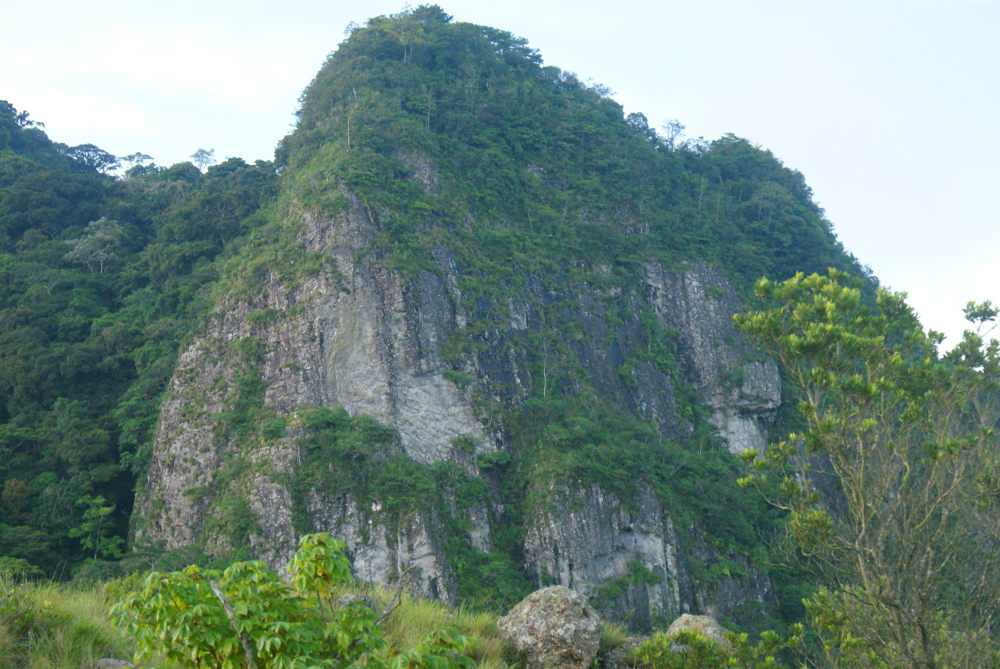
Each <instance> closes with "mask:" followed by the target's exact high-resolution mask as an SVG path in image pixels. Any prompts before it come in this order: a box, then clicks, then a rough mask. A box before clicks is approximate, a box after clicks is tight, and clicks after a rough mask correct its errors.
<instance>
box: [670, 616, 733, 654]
mask: <svg viewBox="0 0 1000 669" xmlns="http://www.w3.org/2000/svg"><path fill="white" fill-rule="evenodd" d="M727 631H728V630H727V629H726V628H725V627H723V626H722V625H720V624H719V622H718V621H717V620H716V619H715V618H712V617H711V616H695V615H691V614H690V613H685V614H683V615H682V616H681V617H680V618H678V619H677V620H675V621H674V622H672V623H670V627H668V628H667V636H674V635H676V634H680V633H681V632H694V633H696V634H699V635H700V636H702V637H704V638H706V639H708V640H710V641H714V642H715V643H717V644H718V645H719V647H720V648H723V649H725V650H727V651H730V652H731V651H732V650H733V644H731V643H729V640H728V639H726V637H725V634H726V632H727Z"/></svg>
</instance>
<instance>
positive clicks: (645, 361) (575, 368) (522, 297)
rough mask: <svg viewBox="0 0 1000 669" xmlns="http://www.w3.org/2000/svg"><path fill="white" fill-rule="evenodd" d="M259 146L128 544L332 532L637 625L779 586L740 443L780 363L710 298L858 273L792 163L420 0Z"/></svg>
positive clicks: (490, 584) (368, 31) (378, 22)
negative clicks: (271, 189) (276, 185)
mask: <svg viewBox="0 0 1000 669" xmlns="http://www.w3.org/2000/svg"><path fill="white" fill-rule="evenodd" d="M651 85H658V84H656V82H651ZM276 160H277V164H278V165H279V167H280V180H279V181H280V194H279V195H278V197H277V198H276V199H275V200H273V202H272V203H270V204H268V205H267V207H266V209H265V211H264V214H263V215H264V216H266V218H267V221H268V222H267V224H266V225H263V226H262V227H259V228H257V229H256V230H255V231H254V232H253V233H252V234H251V235H250V236H249V237H248V238H247V239H246V240H245V242H243V243H242V245H241V246H240V247H239V249H238V250H237V251H236V252H235V253H233V254H232V255H231V257H230V258H229V259H228V260H227V261H226V264H225V266H224V268H223V270H222V276H221V279H220V280H219V282H218V283H217V288H216V290H215V293H214V297H213V304H214V307H213V311H212V317H211V318H210V319H209V320H208V322H207V324H206V325H205V326H204V328H203V329H202V330H201V331H200V332H199V333H198V334H197V336H195V337H194V338H193V339H192V340H191V341H190V342H189V343H188V344H187V346H186V348H185V349H184V350H183V351H182V353H181V355H180V358H179V362H178V364H177V368H176V370H175V372H174V374H173V378H172V380H171V381H170V384H169V388H168V390H167V394H166V397H165V399H164V401H163V404H162V409H161V414H160V421H159V426H158V428H157V433H156V439H155V443H154V449H153V460H152V463H151V465H150V468H149V473H148V481H147V482H146V483H145V485H144V486H142V487H141V490H140V493H139V496H138V498H137V502H136V512H135V516H134V521H133V526H134V531H135V533H136V535H137V536H138V537H139V538H141V539H153V540H156V539H162V540H164V541H165V542H166V545H167V547H170V548H173V547H178V546H183V545H189V544H197V545H200V546H202V547H204V548H206V549H207V550H209V551H210V552H214V553H217V554H223V553H230V552H234V551H235V552H248V553H250V554H252V555H254V556H258V557H261V558H264V559H267V560H269V561H271V562H274V563H281V562H284V561H285V560H286V559H287V558H288V557H289V556H290V555H291V553H292V552H293V550H294V547H295V545H296V539H297V537H298V536H299V535H301V534H303V533H306V532H312V531H329V532H331V533H332V534H333V535H335V536H337V537H340V538H342V539H344V540H345V541H347V543H348V550H349V555H350V557H351V560H352V564H353V568H354V571H355V572H356V574H357V575H358V576H359V577H360V578H362V579H366V580H371V581H376V582H383V583H384V582H389V581H393V580H395V579H400V578H403V579H410V580H411V582H412V583H413V584H414V585H415V586H416V587H417V588H419V589H420V590H422V591H424V592H426V593H428V594H431V595H434V596H436V597H440V598H443V599H445V600H449V601H468V602H476V603H487V604H491V605H494V606H502V605H507V604H510V603H512V602H514V601H516V600H517V599H519V598H520V597H521V596H522V595H523V594H525V593H526V592H527V591H529V590H530V589H532V588H534V587H537V586H540V585H547V584H562V585H567V586H569V587H572V588H574V589H576V590H578V591H581V592H583V593H584V594H586V595H587V596H588V597H590V599H591V601H592V602H594V603H595V604H596V605H597V606H598V607H600V608H601V609H602V610H603V611H604V612H605V613H607V614H608V615H611V616H613V617H617V618H618V619H620V620H625V621H627V622H628V624H629V625H630V626H632V627H634V628H637V629H645V628H649V627H650V626H651V625H653V624H655V623H656V622H658V621H662V620H669V619H672V618H673V617H675V616H676V615H677V614H678V613H681V612H685V611H694V610H697V611H714V612H716V613H717V614H719V615H727V616H730V617H735V618H739V617H740V616H744V617H750V616H755V615H757V612H759V610H760V609H761V608H762V607H763V608H765V609H771V610H774V609H775V607H776V605H778V604H780V600H781V597H780V594H781V593H780V587H781V584H780V582H779V580H780V579H779V580H776V579H775V578H774V576H773V575H772V574H769V573H768V571H767V566H766V565H767V560H766V550H765V549H764V548H763V547H762V545H761V536H762V535H766V534H767V533H768V532H770V531H771V528H772V523H773V522H774V521H773V517H772V514H771V513H770V512H768V511H767V510H766V508H765V507H764V506H763V504H762V503H761V502H759V501H757V500H755V499H754V498H751V497H750V496H745V495H744V494H743V493H742V492H741V491H740V490H739V489H738V488H737V486H736V484H735V462H736V458H734V457H733V455H732V453H733V452H740V451H742V450H743V449H744V448H746V447H755V446H761V445H763V444H764V443H765V440H766V438H767V433H768V430H769V426H770V425H771V424H772V423H773V421H774V420H775V418H776V417H778V418H779V419H780V418H781V412H782V408H781V407H782V398H781V382H780V376H779V371H778V368H777V367H776V366H775V364H774V363H773V362H772V361H771V360H769V359H767V358H765V357H763V356H761V355H760V354H758V353H755V352H754V351H753V350H752V349H751V348H750V347H749V346H748V344H747V343H746V342H745V341H744V339H743V338H742V336H741V335H740V334H738V333H737V331H736V330H735V329H734V327H733V325H732V323H731V316H732V314H733V313H734V312H736V311H738V310H741V309H743V308H744V307H743V305H744V300H745V299H747V298H748V296H749V294H750V291H749V287H750V285H751V281H752V280H753V279H754V278H756V277H757V276H759V275H762V274H767V275H769V276H772V277H776V278H783V277H784V276H787V275H789V274H792V273H794V272H795V271H797V270H804V271H812V270H822V269H825V268H826V267H828V266H833V267H839V268H843V269H847V270H849V271H853V272H858V267H857V266H856V263H855V262H854V261H853V259H852V258H850V257H849V256H847V255H846V254H845V253H844V252H843V250H842V248H841V247H840V245H839V243H838V242H837V240H836V239H835V237H834V236H833V234H832V232H831V229H830V225H829V223H828V222H827V221H826V220H825V219H824V218H823V216H822V212H821V211H820V210H819V208H818V207H817V206H816V205H815V204H814V203H813V202H812V200H811V197H810V191H809V188H808V187H807V186H806V184H805V182H804V180H803V178H802V175H801V174H799V173H797V172H795V171H792V170H789V169H787V168H785V167H784V166H782V165H781V163H780V162H779V161H778V160H776V159H775V158H774V156H772V155H771V154H770V153H769V152H767V151H764V150H762V149H760V148H757V147H755V146H754V145H752V144H750V143H749V142H747V141H745V140H742V139H739V138H736V137H732V136H727V137H725V138H722V139H719V140H717V141H714V142H712V143H705V142H701V141H698V142H689V143H684V144H678V143H677V142H675V141H674V140H673V139H665V138H663V137H661V136H660V135H659V134H658V133H657V132H656V131H655V130H653V129H652V128H650V127H649V125H648V123H647V121H646V119H645V117H643V116H642V115H641V114H630V115H629V116H628V117H625V116H624V114H623V112H622V108H621V106H620V105H618V104H617V103H616V102H615V101H614V100H612V99H611V98H610V97H608V95H607V92H606V91H605V90H603V89H601V88H600V87H591V86H587V85H585V84H583V83H581V82H580V81H579V79H578V78H577V77H576V76H574V75H572V74H569V73H567V72H563V71H561V70H559V69H557V68H555V67H548V66H543V65H542V60H541V57H540V56H539V54H538V53H537V52H536V51H534V50H533V49H531V48H529V47H528V46H527V44H526V43H525V42H524V40H521V39H518V38H516V37H514V36H512V35H511V34H509V33H506V32H503V31H501V30H496V29H493V28H488V27H483V26H476V25H470V24H465V23H454V22H452V21H451V18H450V17H449V16H447V15H446V14H445V13H444V12H443V11H442V10H441V9H440V8H438V7H419V8H417V9H415V10H412V11H409V12H405V13H403V14H399V15H395V16H390V17H379V18H375V19H372V20H371V21H369V22H368V24H367V25H366V26H365V27H363V28H359V29H356V30H354V31H353V32H352V33H351V35H350V36H349V38H348V39H347V40H346V41H345V42H344V43H343V44H342V45H341V46H340V47H339V49H338V50H337V51H336V52H335V53H333V54H332V55H331V56H330V57H329V59H328V60H327V62H326V63H325V64H324V66H323V68H322V69H321V70H320V72H319V73H318V74H317V76H316V78H315V80H314V81H313V82H312V83H311V84H310V85H309V87H308V88H307V90H306V91H305V93H304V95H303V98H302V104H301V109H300V112H299V121H298V125H297V128H296V129H295V131H294V132H293V133H292V134H291V135H289V136H288V137H286V138H285V139H284V140H283V141H282V143H281V145H280V146H279V149H278V153H277V157H276Z"/></svg>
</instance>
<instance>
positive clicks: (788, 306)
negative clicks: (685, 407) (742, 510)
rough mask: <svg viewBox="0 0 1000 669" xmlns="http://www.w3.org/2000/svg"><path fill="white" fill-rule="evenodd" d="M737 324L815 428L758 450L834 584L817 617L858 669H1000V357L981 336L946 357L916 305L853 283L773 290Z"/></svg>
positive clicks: (756, 463)
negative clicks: (772, 360) (779, 370)
mask: <svg viewBox="0 0 1000 669" xmlns="http://www.w3.org/2000/svg"><path fill="white" fill-rule="evenodd" d="M756 293H757V295H758V296H759V297H760V298H762V299H763V301H764V305H765V308H764V309H763V310H761V311H757V312H753V313H749V314H744V315H738V316H737V317H736V323H737V325H738V326H739V327H740V328H741V329H742V330H743V331H744V332H747V333H748V334H750V335H752V336H753V337H754V338H755V339H756V340H757V341H758V342H759V343H760V344H761V345H762V346H763V347H764V348H765V349H766V350H767V351H768V352H769V353H770V354H772V355H774V356H775V357H776V358H777V359H779V360H780V361H781V363H782V365H783V366H784V369H785V370H786V372H787V374H788V378H789V380H790V381H791V382H792V384H794V385H795V386H796V387H797V388H798V390H799V391H800V393H801V401H800V403H799V405H798V410H799V412H800V413H801V415H802V418H803V419H804V423H805V429H804V430H803V431H802V432H801V433H798V434H791V435H789V436H788V437H787V439H784V440H783V441H780V442H778V443H776V444H773V445H771V446H769V447H768V448H767V449H766V450H765V451H763V452H756V451H751V452H747V453H746V454H744V460H745V462H746V463H747V465H748V469H749V472H748V474H747V476H745V477H744V478H743V479H741V481H740V482H741V484H742V485H750V486H756V487H757V488H758V489H760V490H761V491H762V492H764V494H766V495H767V496H768V498H769V500H770V501H771V502H772V503H774V504H776V505H778V506H781V507H782V508H784V509H787V511H788V512H789V516H788V528H789V531H790V534H791V535H792V536H793V537H794V539H795V540H796V542H797V545H798V547H799V549H800V550H801V551H802V553H803V554H804V555H806V556H808V557H809V558H810V559H811V561H812V564H814V565H816V566H817V568H818V569H819V572H820V574H821V575H822V577H823V581H824V583H825V587H824V588H821V589H820V590H819V591H818V592H817V593H816V594H815V595H814V596H813V597H812V598H811V599H810V600H809V601H808V602H807V608H808V609H809V611H810V614H811V615H812V618H813V622H814V623H815V626H816V628H817V630H818V632H819V634H820V636H821V638H822V640H823V644H824V651H825V653H826V655H827V658H828V660H829V661H830V662H831V663H832V664H833V665H835V666H845V667H893V668H895V667H925V668H928V669H930V668H938V667H983V666H994V663H998V662H1000V654H998V647H1000V646H998V636H1000V620H998V614H1000V570H998V569H997V566H998V564H1000V450H998V443H997V431H996V428H997V421H998V416H1000V392H998V388H1000V350H998V344H997V342H996V341H995V340H994V341H991V342H989V343H986V342H984V339H983V335H982V329H983V328H984V327H985V326H986V325H987V324H988V323H990V322H991V321H993V319H995V318H996V316H997V309H996V308H994V307H993V306H992V305H990V304H989V303H982V304H972V303H970V304H969V306H968V307H967V308H966V315H967V317H968V318H969V319H970V321H972V322H973V324H975V325H976V326H977V329H976V330H975V331H972V330H970V331H967V332H966V333H965V335H964V338H963V339H962V341H961V342H960V343H959V344H958V345H957V346H956V347H955V349H954V350H952V351H951V352H949V353H947V354H944V355H940V354H939V353H938V346H939V345H940V343H941V341H942V337H941V335H939V334H936V333H933V332H930V333H928V332H925V331H924V330H923V329H922V327H921V326H920V324H919V323H918V321H917V319H916V318H915V316H914V315H913V313H912V311H911V310H910V309H909V307H908V306H907V305H906V304H905V301H904V297H905V296H904V295H902V294H898V293H891V292H888V291H886V290H881V289H880V290H879V291H878V292H877V295H876V296H875V298H874V300H871V299H870V298H868V297H866V296H865V294H864V292H863V290H862V287H861V285H860V284H858V283H857V282H854V281H852V280H851V279H849V277H848V276H847V275H845V274H843V273H841V272H836V271H834V270H831V271H830V274H829V275H828V276H820V275H816V274H813V275H811V276H804V275H802V274H801V273H800V274H798V275H796V276H795V277H793V278H791V279H789V280H787V281H785V282H781V283H778V282H773V281H769V280H767V279H762V280H760V281H759V282H758V283H757V285H756Z"/></svg>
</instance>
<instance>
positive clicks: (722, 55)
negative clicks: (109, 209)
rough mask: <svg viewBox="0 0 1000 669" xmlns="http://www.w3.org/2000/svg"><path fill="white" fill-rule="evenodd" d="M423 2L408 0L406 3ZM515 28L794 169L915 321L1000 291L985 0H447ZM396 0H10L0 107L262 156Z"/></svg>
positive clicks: (573, 66)
mask: <svg viewBox="0 0 1000 669" xmlns="http://www.w3.org/2000/svg"><path fill="white" fill-rule="evenodd" d="M414 4H419V3H414ZM439 4H440V5H441V6H442V8H443V9H444V10H445V11H446V12H448V13H449V14H452V15H453V16H454V17H455V20H456V21H469V22H472V23H480V24H486V25H492V26H494V27H497V28H502V29H504V30H509V31H510V32H513V33H514V34H516V35H519V36H521V37H525V38H527V39H528V41H529V43H530V44H531V45H532V46H533V47H535V48H537V49H539V50H540V51H541V53H542V56H543V57H544V59H545V62H546V63H547V64H550V65H556V66H558V67H560V68H562V69H564V70H570V71H573V72H576V73H577V74H578V75H579V76H580V77H581V78H582V79H584V80H588V79H592V80H593V81H594V82H595V83H601V84H604V85H606V86H608V87H609V88H610V89H611V90H612V91H614V97H615V99H617V100H618V101H619V102H621V103H622V104H623V105H624V107H625V110H626V112H633V111H641V112H643V113H644V114H646V116H647V117H648V118H649V121H650V124H651V125H654V126H657V127H659V126H661V125H662V124H663V123H664V122H665V121H667V120H668V119H674V118H676V119H678V120H680V121H681V122H682V123H684V124H685V125H686V126H687V135H688V136H691V137H697V136H703V137H705V138H706V139H714V138H716V137H719V136H721V135H723V134H725V133H727V132H732V133H735V134H736V135H739V136H741V137H746V138H747V139H750V140H752V141H754V142H756V143H758V144H761V145H762V146H764V147H766V148H768V149H771V150H772V151H773V152H774V153H775V154H776V155H777V156H778V157H779V158H780V159H781V160H783V161H784V162H785V164H786V165H788V166H790V167H793V168H796V169H798V170H801V171H802V172H803V173H804V174H805V176H806V179H807V181H808V182H809V184H810V185H811V186H812V188H813V191H814V192H815V197H816V199H817V201H818V202H819V204H820V205H821V206H823V207H824V208H825V209H826V212H827V215H828V217H829V218H830V220H831V221H833V224H834V228H835V230H836V231H837V233H838V235H839V236H840V238H841V240H842V241H843V242H844V244H845V245H846V246H847V248H848V249H849V250H850V251H852V252H853V253H854V254H855V255H856V256H857V257H858V258H859V259H860V260H861V262H863V263H866V264H869V265H871V267H872V268H873V269H874V270H875V273H876V274H877V275H878V276H879V277H880V278H881V279H882V281H883V283H885V284H887V285H889V286H890V287H891V288H893V289H895V290H903V291H906V292H907V293H909V295H910V303H911V304H912V305H913V306H914V307H915V308H916V309H917V310H918V312H919V313H920V315H921V317H922V319H923V321H924V324H925V325H926V326H928V327H932V328H934V329H937V330H942V331H945V332H948V333H957V332H959V331H960V330H961V329H962V320H961V307H962V306H963V305H964V304H965V302H966V301H968V300H970V299H975V300H984V299H992V300H994V301H1000V281H998V270H997V256H998V252H1000V220H998V218H1000V217H998V215H997V203H996V200H997V197H996V196H997V194H998V191H1000V186H998V184H1000V127H998V124H1000V113H998V112H1000V0H867V1H858V0H837V1H834V0H827V1H825V2H819V1H813V0H756V1H754V2H750V1H748V0H687V1H686V2H671V1H660V2H654V1H652V0H618V1H617V2H608V1H607V0H601V1H595V0H573V1H572V2H570V1H564V0H553V1H549V2H546V1H544V0H533V1H531V2H527V1H524V0H493V1H491V2H481V1H473V0H443V1H442V2H440V3H439ZM401 9H403V3H402V2H401V1H381V0H371V1H367V2H344V1H341V0H323V1H320V0H281V1H278V0H273V1H264V0H239V1H235V0H172V1H171V2H155V3H154V2H148V1H146V0H88V2H80V0H72V1H69V0H64V1H57V0H35V1H34V2H32V3H27V2H21V3H16V4H13V3H6V6H5V7H4V8H3V18H2V20H0V99H6V100H8V101H9V102H11V103H12V104H13V105H14V106H15V107H17V108H18V109H20V110H26V111H28V112H29V113H30V114H31V117H32V118H33V119H35V120H38V121H42V122H44V123H45V124H46V131H47V132H48V134H49V136H50V137H51V138H52V139H53V140H55V141H60V142H65V143H66V144H70V145H74V144H82V143H93V144H97V145H98V146H100V147H101V148H103V149H105V150H107V151H110V152H112V153H114V154H117V155H124V154H128V153H132V152H134V151H142V152H144V153H147V154H150V155H152V156H153V157H154V159H155V160H156V162H157V163H158V164H161V165H170V164H172V163H174V162H178V161H181V160H187V159H188V157H189V156H190V155H191V154H192V153H193V152H194V151H195V150H196V149H198V148H205V149H214V150H215V152H216V156H217V157H219V158H225V157H229V156H239V157H242V158H245V159H247V160H248V161H253V160H255V159H258V158H265V159H270V158H271V156H272V153H273V149H274V146H275V144H276V143H277V141H278V140H279V139H280V138H281V137H282V136H283V135H284V134H285V133H286V132H287V131H288V130H289V128H290V125H291V123H292V121H293V112H294V111H295V108H296V106H297V100H298V96H299V95H300V93H301V92H302V89H303V88H304V87H305V86H306V84H308V83H309V81H310V80H311V79H312V77H313V75H314V74H315V73H316V71H317V70H318V69H319V67H320V65H321V64H322V62H323V60H324V58H325V57H326V55H327V54H328V53H329V52H330V51H332V50H333V49H335V48H336V46H337V44H338V43H339V42H340V41H341V40H342V39H343V37H344V29H345V27H346V26H347V24H348V23H349V22H351V21H355V22H357V23H364V22H365V20H367V19H368V18H370V17H371V16H375V15H379V14H386V13H395V12H398V11H400V10H401Z"/></svg>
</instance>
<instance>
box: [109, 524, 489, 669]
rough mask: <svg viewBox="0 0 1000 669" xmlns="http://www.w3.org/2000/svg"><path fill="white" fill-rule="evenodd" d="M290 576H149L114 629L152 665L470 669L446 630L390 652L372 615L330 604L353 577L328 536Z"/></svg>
mask: <svg viewBox="0 0 1000 669" xmlns="http://www.w3.org/2000/svg"><path fill="white" fill-rule="evenodd" d="M288 571H289V573H290V575H291V579H290V582H286V581H284V580H282V579H281V577H279V576H278V575H277V574H276V573H274V572H271V571H268V570H267V569H266V568H265V566H264V564H263V563H262V562H259V561H251V562H237V563H235V564H233V565H230V566H229V567H227V568H226V569H225V570H224V571H219V570H203V569H201V568H199V567H194V566H192V567H187V568H186V569H183V570H180V571H176V572H171V573H160V572H152V573H151V574H149V575H148V576H147V577H146V579H145V581H144V583H143V585H142V588H141V589H140V590H138V591H136V592H132V593H130V594H129V595H128V596H127V597H126V598H125V599H124V600H123V601H121V602H120V603H118V604H117V605H115V607H114V608H113V610H112V612H113V615H114V616H115V624H117V625H118V626H120V627H122V628H124V629H126V630H128V631H129V632H131V633H132V634H133V635H134V636H135V640H136V655H135V661H136V662H137V663H141V662H144V661H146V660H148V659H150V658H153V657H156V656H159V657H162V658H164V659H166V660H168V661H171V662H177V663H181V664H185V665H188V666H204V667H222V668H228V667H234V668H235V667H261V668H263V667H268V668H272V667H273V668H274V669H284V668H288V669H293V668H298V667H335V668H339V667H351V666H364V667H372V668H374V669H379V668H383V667H384V668H386V669H389V668H397V667H398V668H402V667H413V668H417V667H471V666H474V665H473V661H472V660H471V659H470V658H469V657H468V656H467V652H468V650H469V649H468V646H469V643H470V640H469V639H467V638H466V637H463V636H461V635H459V634H457V633H455V632H453V631H448V630H441V631H435V632H431V633H429V634H427V635H425V636H424V637H423V638H422V639H421V640H420V641H419V642H418V643H417V644H416V645H415V646H413V647H412V648H409V649H405V650H395V649H387V647H386V643H385V640H384V639H383V636H382V631H381V629H380V627H379V622H380V620H379V615H378V614H377V613H376V612H375V611H373V610H372V609H371V608H370V607H368V606H366V605H365V604H364V603H362V602H358V601H352V602H349V603H347V604H343V605H340V604H338V603H337V602H336V601H335V598H336V594H337V588H340V587H343V586H345V585H347V584H348V583H349V582H350V581H351V576H350V570H349V565H348V562H347V558H346V557H345V556H344V543H343V542H341V541H337V540H335V539H332V538H330V536H329V535H328V534H311V535H306V536H304V537H303V538H302V540H301V542H300V544H299V550H298V552H297V553H296V554H295V556H294V557H293V558H292V561H291V563H290V564H289V569H288Z"/></svg>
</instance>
